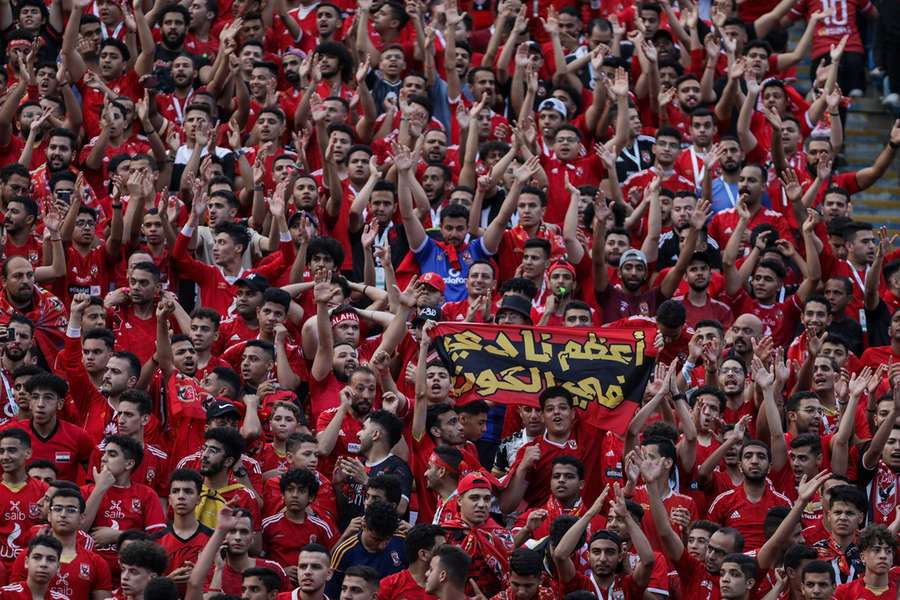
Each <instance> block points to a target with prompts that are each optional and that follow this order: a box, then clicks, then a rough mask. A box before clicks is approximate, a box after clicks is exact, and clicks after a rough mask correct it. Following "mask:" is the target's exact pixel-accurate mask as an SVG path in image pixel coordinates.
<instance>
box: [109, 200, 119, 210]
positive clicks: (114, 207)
mask: <svg viewBox="0 0 900 600" xmlns="http://www.w3.org/2000/svg"><path fill="white" fill-rule="evenodd" d="M110 206H112V209H113V210H116V209H119V210H122V203H121V202H119V203H118V204H111V205H110Z"/></svg>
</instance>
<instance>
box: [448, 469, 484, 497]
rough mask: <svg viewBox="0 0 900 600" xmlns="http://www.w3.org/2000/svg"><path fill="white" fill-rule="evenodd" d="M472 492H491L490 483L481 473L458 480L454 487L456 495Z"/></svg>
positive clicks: (471, 474) (473, 473) (476, 472)
mask: <svg viewBox="0 0 900 600" xmlns="http://www.w3.org/2000/svg"><path fill="white" fill-rule="evenodd" d="M472 490H488V491H491V482H490V481H489V480H488V478H487V477H485V476H484V474H483V473H480V472H478V471H474V472H472V473H469V474H468V475H465V476H463V478H462V479H460V480H459V484H458V485H457V486H456V493H457V494H459V495H460V496H462V495H463V494H465V493H466V492H471V491H472Z"/></svg>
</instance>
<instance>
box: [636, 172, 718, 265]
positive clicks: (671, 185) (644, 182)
mask: <svg viewBox="0 0 900 600" xmlns="http://www.w3.org/2000/svg"><path fill="white" fill-rule="evenodd" d="M658 173H659V171H658V170H657V169H656V167H650V168H649V169H644V170H643V171H638V172H637V173H634V174H633V175H632V176H631V177H629V178H628V179H626V180H625V182H624V183H623V184H622V195H623V196H624V198H625V201H626V202H628V193H629V192H630V191H631V190H632V189H646V188H647V187H648V186H649V185H650V182H651V181H653V178H654V177H656V176H657V174H658ZM662 187H663V188H665V189H667V190H669V191H670V192H694V193H696V191H697V189H696V188H695V187H694V184H693V182H692V181H691V180H690V179H685V178H684V177H682V176H681V175H679V174H678V173H677V172H676V173H672V175H669V176H668V177H666V178H665V179H663V180H662ZM722 247H723V248H724V246H722Z"/></svg>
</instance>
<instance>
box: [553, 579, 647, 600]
mask: <svg viewBox="0 0 900 600" xmlns="http://www.w3.org/2000/svg"><path fill="white" fill-rule="evenodd" d="M646 589H647V586H639V585H638V584H637V582H636V581H635V580H634V577H632V576H631V575H616V576H615V578H614V579H613V583H612V585H611V586H609V588H606V589H603V588H601V587H600V585H599V584H598V583H597V580H596V579H595V578H594V574H593V573H590V574H589V575H584V574H583V573H577V574H576V575H575V577H573V578H572V579H571V580H570V581H569V582H567V583H564V584H563V585H562V590H563V593H564V594H568V593H571V592H577V591H585V592H591V593H592V594H594V595H595V596H596V597H597V598H616V599H622V600H641V598H643V597H644V591H645V590H646Z"/></svg>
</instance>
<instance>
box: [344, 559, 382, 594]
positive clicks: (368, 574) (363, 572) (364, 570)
mask: <svg viewBox="0 0 900 600" xmlns="http://www.w3.org/2000/svg"><path fill="white" fill-rule="evenodd" d="M347 577H359V578H360V579H362V580H363V581H365V582H366V583H367V584H368V585H370V586H372V587H374V588H375V589H376V590H377V589H378V581H379V580H380V579H381V574H380V573H379V572H378V571H376V570H375V569H374V568H372V567H370V566H368V565H353V566H352V567H350V568H349V569H347V570H346V571H344V580H346V579H347Z"/></svg>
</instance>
